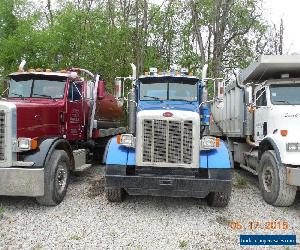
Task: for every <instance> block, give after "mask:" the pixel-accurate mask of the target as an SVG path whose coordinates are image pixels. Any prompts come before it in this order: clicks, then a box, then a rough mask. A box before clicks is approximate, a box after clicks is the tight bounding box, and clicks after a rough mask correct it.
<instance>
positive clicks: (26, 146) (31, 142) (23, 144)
mask: <svg viewBox="0 0 300 250" xmlns="http://www.w3.org/2000/svg"><path fill="white" fill-rule="evenodd" d="M36 148H37V140H36V139H31V138H18V149H19V150H20V151H27V150H32V149H36Z"/></svg>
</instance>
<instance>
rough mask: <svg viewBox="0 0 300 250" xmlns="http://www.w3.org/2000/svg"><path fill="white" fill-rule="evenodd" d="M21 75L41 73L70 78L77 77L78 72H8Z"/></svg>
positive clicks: (12, 74)
mask: <svg viewBox="0 0 300 250" xmlns="http://www.w3.org/2000/svg"><path fill="white" fill-rule="evenodd" d="M21 75H42V76H60V77H66V78H67V77H71V78H76V77H78V74H77V73H76V72H70V71H68V72H65V73H61V72H29V71H25V72H14V73H11V74H9V76H21Z"/></svg>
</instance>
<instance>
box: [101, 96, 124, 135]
mask: <svg viewBox="0 0 300 250" xmlns="http://www.w3.org/2000/svg"><path fill="white" fill-rule="evenodd" d="M122 118H123V108H122V106H121V105H120V104H119V103H118V101H117V99H116V98H115V97H114V96H113V95H112V94H109V93H106V94H105V95H104V96H103V97H101V98H99V97H98V99H97V102H96V111H95V120H97V128H98V129H100V128H115V127H119V126H120V124H121V120H122Z"/></svg>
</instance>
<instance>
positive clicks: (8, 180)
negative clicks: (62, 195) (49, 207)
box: [0, 167, 44, 197]
mask: <svg viewBox="0 0 300 250" xmlns="http://www.w3.org/2000/svg"><path fill="white" fill-rule="evenodd" d="M0 195H7V196H31V197H37V196H43V195H44V169H43V168H38V169H36V168H35V169H29V168H13V167H12V168H0Z"/></svg>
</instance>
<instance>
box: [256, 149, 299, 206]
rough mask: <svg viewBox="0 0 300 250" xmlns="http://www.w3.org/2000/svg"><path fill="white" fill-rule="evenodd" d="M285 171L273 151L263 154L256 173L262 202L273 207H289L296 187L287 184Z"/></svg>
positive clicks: (293, 198) (294, 195)
mask: <svg viewBox="0 0 300 250" xmlns="http://www.w3.org/2000/svg"><path fill="white" fill-rule="evenodd" d="M286 171H287V170H286V167H285V166H284V165H282V164H280V163H279V162H278V160H277V158H276V155H275V152H274V150H268V151H266V152H265V153H263V155H262V157H261V160H260V168H259V172H258V179H259V187H260V190H261V193H262V196H263V198H264V200H265V201H266V202H267V203H269V204H271V205H273V206H290V205H292V204H293V202H294V200H295V197H296V193H297V187H296V186H291V185H288V184H287V173H286Z"/></svg>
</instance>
